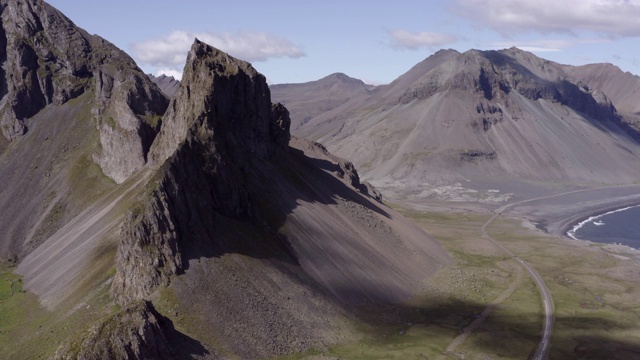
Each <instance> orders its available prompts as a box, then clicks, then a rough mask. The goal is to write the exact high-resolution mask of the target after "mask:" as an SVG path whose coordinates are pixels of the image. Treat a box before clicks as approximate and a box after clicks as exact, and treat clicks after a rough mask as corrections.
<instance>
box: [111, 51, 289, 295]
mask: <svg viewBox="0 0 640 360" xmlns="http://www.w3.org/2000/svg"><path fill="white" fill-rule="evenodd" d="M162 123H163V124H162V129H161V131H160V134H159V135H158V137H157V139H156V141H155V142H154V143H153V145H152V147H151V151H150V162H151V164H152V166H154V167H155V169H153V171H156V173H157V174H156V178H157V179H159V180H158V181H157V183H155V184H154V185H152V189H153V190H151V192H150V194H149V195H148V196H147V197H145V198H143V199H141V200H140V205H139V209H140V210H139V211H137V212H131V213H130V214H128V215H127V217H126V219H125V222H124V225H123V230H122V234H123V239H122V242H121V244H120V246H119V248H118V262H117V268H118V275H117V276H116V278H115V280H114V283H113V287H112V291H113V293H114V296H115V297H116V298H117V299H119V301H120V302H122V303H127V302H129V301H131V300H135V299H140V298H143V297H145V296H146V295H148V294H149V293H150V292H151V291H152V290H153V289H155V287H157V286H158V285H159V284H163V283H166V282H167V281H168V279H169V278H170V276H172V275H173V274H176V273H179V272H180V271H181V270H182V269H183V266H184V264H183V259H182V256H181V254H182V252H183V251H184V248H185V247H186V246H188V244H189V243H190V244H193V243H196V244H210V243H211V242H212V241H213V240H214V239H215V236H214V235H213V232H214V231H215V229H216V225H215V223H216V219H217V217H218V216H220V215H223V216H226V217H231V218H247V217H251V206H252V205H251V202H250V201H249V198H250V193H251V190H250V186H249V185H248V183H247V181H248V177H249V174H251V173H253V172H254V167H255V164H256V163H259V162H261V161H263V160H266V159H268V158H269V157H270V156H271V155H272V154H274V153H275V152H277V151H278V149H283V148H286V147H288V143H289V138H290V136H289V127H290V119H289V113H288V111H287V109H286V108H285V107H284V106H282V105H280V104H275V105H272V104H271V98H270V94H269V88H268V86H267V82H266V79H265V77H264V76H263V75H261V74H260V73H258V72H257V71H256V70H255V69H254V68H253V66H251V64H249V63H247V62H245V61H242V60H239V59H236V58H234V57H232V56H230V55H228V54H226V53H224V52H222V51H220V50H218V49H216V48H214V47H212V46H209V45H207V44H205V43H203V42H201V41H199V40H197V39H196V40H195V42H194V43H193V45H192V47H191V50H190V51H189V54H188V56H187V63H186V65H185V71H184V74H183V77H182V81H181V83H180V87H179V89H178V91H177V93H176V96H175V97H174V98H173V99H172V100H171V103H170V105H169V108H168V110H167V112H166V114H165V116H164V117H163V121H162ZM150 248H153V249H155V250H154V251H152V252H151V253H150V252H149V249H150ZM150 254H153V256H150ZM159 264H161V265H159Z"/></svg>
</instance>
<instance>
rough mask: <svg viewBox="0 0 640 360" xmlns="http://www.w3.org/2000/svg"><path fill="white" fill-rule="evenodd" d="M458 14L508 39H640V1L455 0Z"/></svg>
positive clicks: (455, 10)
mask: <svg viewBox="0 0 640 360" xmlns="http://www.w3.org/2000/svg"><path fill="white" fill-rule="evenodd" d="M456 4H457V7H456V8H455V9H454V12H457V13H459V14H461V15H463V16H465V17H468V18H470V19H472V20H474V21H475V22H477V23H479V24H482V25H485V26H488V27H490V28H493V29H495V30H497V31H499V32H501V33H502V34H503V35H505V36H509V35H510V34H513V33H521V32H526V31H536V32H540V33H544V34H547V33H568V34H574V33H575V32H576V31H592V32H596V33H599V34H604V35H606V36H607V37H612V38H616V37H635V36H640V26H639V22H638V19H640V0H536V1H531V0H456Z"/></svg>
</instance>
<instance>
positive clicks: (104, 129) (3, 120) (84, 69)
mask: <svg viewBox="0 0 640 360" xmlns="http://www.w3.org/2000/svg"><path fill="white" fill-rule="evenodd" d="M0 6H1V9H2V29H1V30H0V46H1V47H2V48H3V49H5V51H3V55H4V54H6V58H1V59H0V61H2V63H3V71H2V73H0V82H1V83H2V85H0V96H2V100H0V105H1V106H0V129H1V130H2V134H3V136H4V137H5V138H7V139H9V140H14V139H16V138H18V137H20V136H22V135H24V134H25V133H26V132H27V131H28V129H27V126H26V125H25V120H26V119H28V118H30V117H32V116H33V115H35V114H36V113H37V112H39V111H40V110H42V109H43V108H44V107H45V106H47V105H48V104H54V105H61V104H63V103H65V102H67V101H69V100H70V99H73V98H76V97H78V96H80V95H81V94H83V93H85V92H87V91H90V92H95V100H94V104H93V109H92V113H93V114H94V115H95V116H96V118H97V120H98V122H97V126H98V128H99V130H100V142H101V145H102V149H101V151H99V152H98V153H97V154H96V155H95V156H94V160H95V161H96V162H97V163H98V164H99V165H100V166H101V167H102V169H103V171H104V172H105V174H107V175H108V176H109V177H111V178H113V179H114V180H115V181H116V182H118V183H120V182H122V181H124V180H125V179H126V178H127V177H128V176H129V175H131V174H132V173H133V172H135V171H137V170H140V169H141V168H142V167H143V165H144V163H145V162H146V154H147V152H148V150H149V146H150V145H151V142H152V141H153V139H154V137H155V135H156V133H157V131H158V128H159V124H158V120H159V117H160V116H161V115H162V114H163V113H164V110H165V109H166V106H167V103H168V100H167V98H166V97H165V96H164V95H163V94H162V93H161V92H160V90H159V89H158V88H157V86H155V85H154V84H153V83H152V82H151V81H149V80H148V79H147V77H146V76H145V75H144V74H143V73H142V72H141V71H140V69H139V68H138V67H137V66H136V65H135V63H134V62H133V60H132V59H131V58H130V57H129V56H128V55H126V54H125V53H123V52H122V51H121V50H119V49H117V48H116V47H114V46H113V45H112V44H110V43H109V42H107V41H105V40H104V39H102V38H100V37H98V36H92V35H89V34H87V33H86V32H85V31H84V30H82V29H79V28H77V27H76V26H75V25H74V24H73V22H71V21H70V20H69V19H68V18H66V17H65V16H64V15H62V14H61V13H60V12H58V11H57V10H56V9H54V8H52V7H51V6H50V5H48V4H47V3H45V2H43V1H39V0H29V1H17V0H3V1H2V2H0Z"/></svg>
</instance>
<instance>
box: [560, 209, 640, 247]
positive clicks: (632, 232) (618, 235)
mask: <svg viewBox="0 0 640 360" xmlns="http://www.w3.org/2000/svg"><path fill="white" fill-rule="evenodd" d="M567 235H569V236H570V237H572V238H574V239H582V240H591V241H595V242H599V243H605V244H612V243H620V244H623V245H627V246H630V247H632V248H635V249H640V206H632V207H627V208H622V209H618V210H614V211H610V212H608V213H605V214H601V215H597V216H592V217H590V218H588V219H587V220H584V221H582V222H580V223H579V224H577V225H576V226H574V227H573V229H571V230H569V231H568V232H567Z"/></svg>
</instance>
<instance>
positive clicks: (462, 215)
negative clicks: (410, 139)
mask: <svg viewBox="0 0 640 360" xmlns="http://www.w3.org/2000/svg"><path fill="white" fill-rule="evenodd" d="M637 191H638V188H637V187H635V186H630V187H615V188H606V189H599V190H589V189H580V190H578V191H575V190H573V191H571V192H567V193H563V194H557V195H552V196H549V197H544V198H540V199H537V200H534V199H530V200H531V201H529V202H523V203H522V204H521V205H515V206H513V207H512V208H510V209H509V210H507V211H504V213H502V214H501V215H500V216H499V217H497V218H496V220H494V221H493V222H492V223H491V224H490V225H489V226H488V227H487V233H488V234H489V235H490V236H491V237H492V238H494V239H496V240H497V241H499V242H500V243H501V244H502V245H504V246H505V247H507V248H508V249H509V250H510V251H512V252H513V253H515V254H516V255H517V256H518V258H519V259H522V260H523V261H525V262H526V263H528V264H529V265H530V266H532V267H533V268H535V269H536V270H537V271H538V273H540V275H541V276H542V278H543V280H544V282H545V283H546V285H547V287H548V288H549V290H550V292H551V295H552V297H553V301H554V306H555V312H554V314H555V327H554V331H553V337H552V340H551V346H550V352H549V358H550V359H576V358H577V359H635V358H640V306H638V303H637V299H638V298H639V297H640V276H638V274H639V273H640V251H638V250H634V249H631V248H628V247H625V246H619V245H608V244H598V243H593V242H589V241H580V240H573V239H570V238H568V237H566V236H564V235H562V234H563V233H562V231H564V228H566V224H569V223H570V222H571V221H573V219H576V218H580V217H582V216H588V215H589V214H591V215H592V214H593V213H597V212H600V211H602V210H604V209H606V208H609V207H612V206H617V205H621V204H623V203H625V202H628V201H631V200H633V199H637V198H636V196H635V195H634V194H635V192H637ZM571 201H573V202H571ZM502 205H504V204H502ZM393 206H394V207H395V208H396V209H398V210H399V211H400V212H401V213H402V214H403V215H405V216H407V217H408V218H410V219H411V220H412V221H414V222H415V223H416V224H417V225H418V226H420V227H422V228H423V229H424V230H426V231H427V232H428V233H429V234H431V235H432V236H433V237H435V238H436V239H437V240H439V241H440V242H441V244H442V245H443V246H444V247H445V248H446V250H447V251H448V252H449V254H450V255H451V258H452V263H451V265H448V266H444V267H442V268H441V269H440V270H439V271H438V272H437V273H436V275H435V276H433V277H432V278H429V279H427V280H426V281H425V282H424V283H423V289H421V290H422V291H421V293H420V295H417V296H414V297H413V298H412V299H410V300H409V301H407V302H405V303H403V304H399V305H394V306H389V307H391V308H392V311H376V310H378V309H376V307H375V306H371V307H367V306H363V307H361V314H362V315H361V316H360V319H362V322H361V324H359V325H358V327H359V329H360V331H361V333H362V334H364V335H363V336H362V338H361V339H359V340H358V341H355V342H351V343H347V344H342V345H339V346H335V347H332V348H328V349H316V350H313V351H310V352H308V353H303V354H295V355H291V356H288V357H285V358H286V359H409V358H411V359H526V358H528V357H529V356H531V355H532V354H533V352H534V351H535V349H536V347H537V346H538V343H539V341H540V336H541V331H542V325H543V308H542V302H541V299H540V294H539V292H538V289H537V288H536V286H535V284H534V282H533V281H532V280H531V279H530V278H529V277H528V276H527V274H526V272H525V271H524V269H523V268H522V267H521V265H520V264H519V262H518V261H517V260H516V259H513V258H511V257H509V256H507V255H506V254H504V253H503V252H502V251H501V250H500V249H498V248H497V247H496V246H495V245H493V244H492V243H491V242H490V241H489V240H488V239H486V238H484V237H482V232H481V228H482V225H483V224H484V223H485V222H486V221H487V220H488V219H489V218H491V216H493V215H494V213H495V211H496V209H493V210H492V209H490V208H488V207H483V206H477V205H470V206H465V205H464V204H455V203H451V202H441V201H434V202H429V201H423V202H422V203H421V204H420V205H419V206H418V205H416V204H407V203H402V204H400V203H395V204H393ZM563 224H564V225H563ZM536 225H537V226H536ZM563 226H564V227H563ZM550 229H551V230H552V231H549V230H550ZM385 310H389V309H388V308H385ZM390 313H391V314H395V315H389V314H390ZM376 314H385V315H376Z"/></svg>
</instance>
